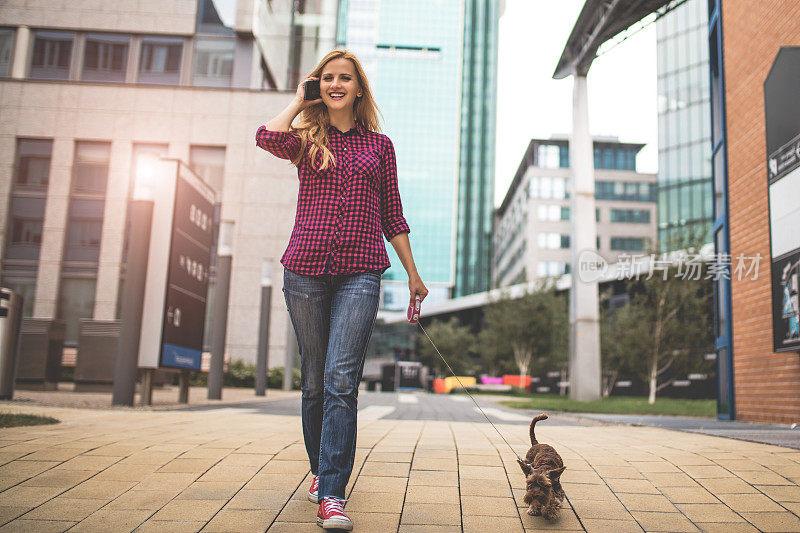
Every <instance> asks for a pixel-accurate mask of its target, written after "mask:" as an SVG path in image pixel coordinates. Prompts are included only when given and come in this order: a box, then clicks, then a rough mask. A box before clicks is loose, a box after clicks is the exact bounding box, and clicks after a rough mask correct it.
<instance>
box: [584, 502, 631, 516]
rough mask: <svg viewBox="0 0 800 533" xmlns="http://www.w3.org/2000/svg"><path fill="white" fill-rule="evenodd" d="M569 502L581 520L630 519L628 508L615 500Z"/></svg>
mask: <svg viewBox="0 0 800 533" xmlns="http://www.w3.org/2000/svg"><path fill="white" fill-rule="evenodd" d="M570 503H572V508H573V509H574V510H575V513H576V514H577V515H578V517H580V519H581V520H583V519H584V518H610V519H613V520H631V515H630V513H629V512H628V510H627V509H625V507H624V506H623V505H622V504H621V503H619V502H617V501H594V500H571V502H570Z"/></svg>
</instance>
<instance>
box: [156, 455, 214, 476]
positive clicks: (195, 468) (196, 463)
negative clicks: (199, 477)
mask: <svg viewBox="0 0 800 533" xmlns="http://www.w3.org/2000/svg"><path fill="white" fill-rule="evenodd" d="M216 462H217V460H216V459H209V458H203V457H200V458H196V459H185V458H183V457H178V458H176V459H173V460H172V461H170V462H168V463H167V464H165V465H164V466H162V467H160V468H159V469H158V470H157V472H158V473H193V474H195V473H197V474H199V473H202V472H205V471H206V470H208V469H209V468H211V467H212V466H213V465H214V463H216Z"/></svg>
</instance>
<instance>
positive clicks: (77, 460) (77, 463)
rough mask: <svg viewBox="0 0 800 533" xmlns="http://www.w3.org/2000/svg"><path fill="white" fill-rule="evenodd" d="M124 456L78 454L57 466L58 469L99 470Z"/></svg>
mask: <svg viewBox="0 0 800 533" xmlns="http://www.w3.org/2000/svg"><path fill="white" fill-rule="evenodd" d="M121 459H122V457H107V456H102V455H78V456H77V457H73V458H72V459H70V460H69V461H66V462H63V463H61V464H60V465H58V466H57V467H55V468H56V469H58V470H91V471H94V472H99V471H101V470H105V469H106V468H108V467H109V466H111V465H113V464H114V463H116V462H117V461H119V460H121Z"/></svg>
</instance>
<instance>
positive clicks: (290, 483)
mask: <svg viewBox="0 0 800 533" xmlns="http://www.w3.org/2000/svg"><path fill="white" fill-rule="evenodd" d="M305 477H306V474H304V473H301V472H296V473H283V474H278V473H272V472H271V473H266V474H265V473H261V472H259V473H258V474H256V475H255V476H253V477H252V478H251V479H250V480H248V481H247V483H246V484H245V488H248V489H263V490H284V489H285V490H294V489H296V488H297V485H298V484H299V483H300V482H301V481H302V480H303V479H304V478H305Z"/></svg>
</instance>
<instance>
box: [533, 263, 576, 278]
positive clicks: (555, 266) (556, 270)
mask: <svg viewBox="0 0 800 533" xmlns="http://www.w3.org/2000/svg"><path fill="white" fill-rule="evenodd" d="M567 266H568V265H567V264H566V263H561V262H559V261H539V262H538V263H536V275H537V276H539V277H546V276H560V275H562V274H565V273H567V271H568V268H567Z"/></svg>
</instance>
